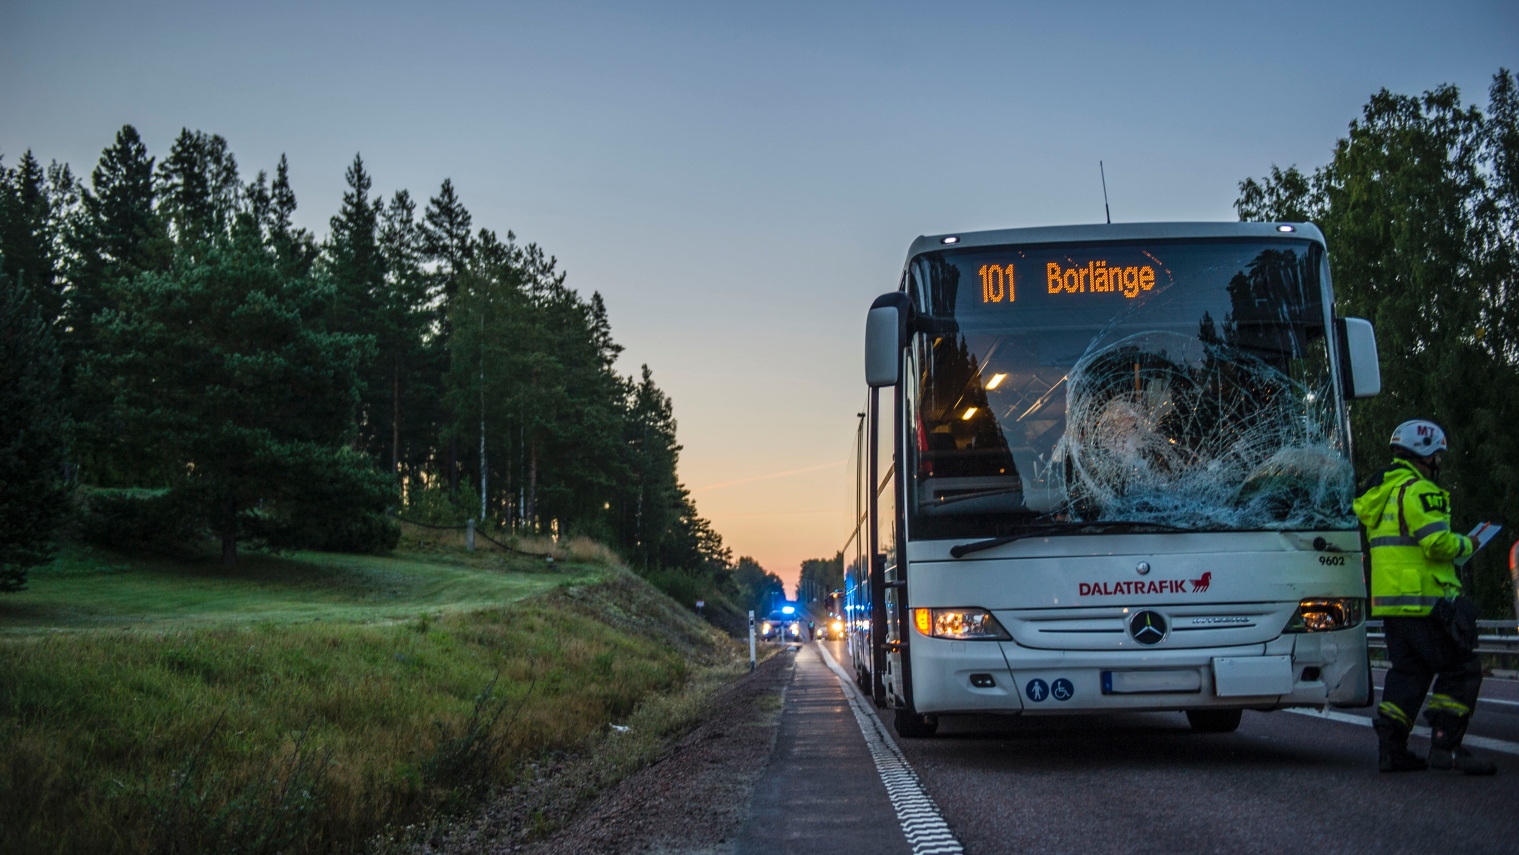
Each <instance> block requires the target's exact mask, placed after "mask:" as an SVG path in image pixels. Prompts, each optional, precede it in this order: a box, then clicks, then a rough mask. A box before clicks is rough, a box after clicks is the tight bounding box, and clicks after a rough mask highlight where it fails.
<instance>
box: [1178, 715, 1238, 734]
mask: <svg viewBox="0 0 1519 855" xmlns="http://www.w3.org/2000/svg"><path fill="white" fill-rule="evenodd" d="M1244 714H1245V711H1244V710H1187V723H1188V724H1190V725H1192V732H1193V733H1233V732H1234V731H1236V730H1238V729H1239V721H1240V718H1241V717H1243V716H1244Z"/></svg>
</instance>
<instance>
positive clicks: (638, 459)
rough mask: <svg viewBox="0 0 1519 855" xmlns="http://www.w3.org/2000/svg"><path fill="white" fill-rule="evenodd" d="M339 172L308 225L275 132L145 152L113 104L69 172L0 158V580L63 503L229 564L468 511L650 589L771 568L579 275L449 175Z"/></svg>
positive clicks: (677, 588)
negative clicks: (625, 362) (336, 184)
mask: <svg viewBox="0 0 1519 855" xmlns="http://www.w3.org/2000/svg"><path fill="white" fill-rule="evenodd" d="M346 178H347V191H346V192H345V193H344V195H343V200H342V206H341V209H340V210H339V211H338V213H337V215H336V216H334V217H332V219H331V221H330V224H329V228H328V233H327V235H326V236H325V237H319V236H317V235H314V234H312V233H311V232H309V231H307V230H305V229H302V228H299V227H297V226H296V225H295V220H294V214H295V211H296V194H295V191H294V189H293V188H292V187H291V184H290V179H289V166H288V163H287V161H286V159H285V158H284V157H283V156H281V158H280V161H279V163H278V164H275V165H274V169H273V175H272V177H271V175H270V174H269V173H268V172H266V171H264V170H260V171H258V172H257V173H256V174H255V175H253V176H252V178H251V180H249V179H248V178H247V177H246V176H245V175H244V174H243V173H242V171H241V170H240V169H239V165H238V162H237V160H236V158H235V157H234V155H233V153H232V150H231V149H230V147H229V145H228V143H227V141H226V140H225V139H223V138H222V137H220V136H216V135H208V134H205V133H202V132H197V131H190V130H185V131H183V132H182V133H180V135H179V136H178V138H177V139H175V140H174V142H173V145H172V146H171V147H170V148H169V151H168V153H167V154H166V155H165V156H164V157H163V158H162V159H161V160H160V159H157V158H155V157H154V156H152V155H150V153H149V151H148V148H147V146H146V145H145V144H144V142H143V140H142V139H141V138H140V136H139V135H138V133H137V131H136V130H135V129H134V128H133V127H132V126H130V125H128V126H125V127H123V128H121V130H120V131H119V132H118V133H117V134H116V138H115V141H114V142H113V143H112V144H111V145H110V146H109V147H107V148H106V149H105V150H104V151H103V152H102V154H101V156H100V161H99V162H98V163H97V164H96V165H95V166H94V168H93V170H92V171H91V173H90V175H89V178H88V180H84V179H81V178H79V177H76V175H75V174H74V173H73V171H72V170H71V169H70V167H69V166H67V165H62V164H58V163H50V164H49V165H47V166H43V165H42V163H41V161H40V160H39V159H38V158H37V157H36V156H35V155H34V154H33V153H32V152H31V151H26V152H24V153H22V154H21V156H20V157H19V158H18V159H16V160H15V161H14V163H13V164H10V163H7V162H5V160H3V159H0V442H3V443H4V446H3V447H0V482H3V484H4V490H0V527H3V530H0V549H3V550H4V551H3V553H0V570H3V576H0V584H3V586H4V587H5V588H6V589H9V590H15V589H18V588H19V587H21V586H22V585H23V584H24V582H25V576H26V569H27V568H28V567H32V566H36V565H37V564H39V563H41V562H43V561H45V560H47V557H48V554H49V549H50V547H49V542H50V538H51V537H52V536H53V534H54V532H55V531H57V530H58V529H59V526H60V523H64V522H68V521H70V520H72V521H73V523H74V528H76V529H77V530H78V531H79V533H80V536H82V537H84V538H86V539H89V538H95V539H97V540H100V541H103V542H106V543H109V544H111V545H114V546H122V545H131V546H136V547H145V548H162V549H174V548H181V549H182V548H184V547H185V545H186V544H197V543H199V544H207V545H210V544H214V545H215V547H214V548H215V549H219V551H220V555H221V559H222V560H223V561H224V562H227V563H232V562H235V561H236V559H237V555H238V550H239V549H240V548H247V547H250V546H251V547H254V548H318V549H334V550H345V551H384V550H388V549H390V548H392V547H393V546H394V545H395V544H396V542H397V537H398V528H397V523H396V520H397V519H398V518H401V519H410V520H415V521H417V522H421V523H428V524H435V525H454V524H461V523H463V522H464V520H465V519H468V518H474V519H476V520H478V521H480V527H481V528H480V530H481V531H482V532H485V533H487V534H489V535H491V536H494V537H497V538H509V537H512V536H525V535H553V536H567V535H585V536H588V537H591V538H594V539H597V540H599V541H601V542H604V543H607V544H609V545H611V546H613V547H614V548H615V549H616V550H618V552H619V553H620V554H622V555H623V556H624V558H625V559H626V560H627V561H628V563H629V564H630V565H631V566H633V567H634V568H635V569H638V570H639V571H640V572H643V573H645V574H647V575H649V576H651V577H652V578H655V579H656V581H658V582H661V583H662V584H663V586H664V587H666V588H667V589H669V590H672V592H679V593H682V594H692V593H695V594H698V595H699V594H701V593H703V592H707V593H708V595H709V596H710V594H711V593H712V592H713V590H714V588H723V589H726V590H727V591H729V592H730V593H733V594H735V595H737V599H738V600H739V601H740V602H742V601H743V600H744V599H747V598H749V597H750V596H754V597H758V596H760V593H759V592H758V591H757V590H750V588H753V587H754V586H755V585H759V586H760V587H764V586H765V585H768V584H770V580H774V576H773V575H770V574H764V573H763V571H761V575H760V577H759V579H758V580H757V581H756V580H751V579H748V577H749V576H753V575H754V573H753V572H752V571H751V570H750V569H748V568H746V571H745V573H744V574H741V575H742V576H743V577H744V581H746V582H748V583H749V584H743V585H741V584H739V581H738V580H737V579H736V578H735V574H734V572H733V571H734V568H735V565H734V562H733V561H732V556H731V552H730V551H729V550H728V549H727V548H726V547H725V546H724V545H723V541H722V538H721V537H720V536H719V535H718V533H717V532H716V531H714V530H713V528H712V526H711V525H710V524H709V523H708V521H707V520H705V519H703V518H702V517H701V516H700V515H699V514H698V513H697V510H696V507H695V505H694V504H693V502H692V500H691V497H690V496H689V494H688V493H687V491H686V489H685V488H684V487H683V486H682V485H681V483H680V482H679V480H678V479H677V476H676V466H677V463H678V458H679V453H680V445H679V443H678V442H677V439H676V423H675V417H674V412H673V407H672V404H671V401H670V399H669V397H668V396H667V395H666V394H665V393H664V392H663V391H662V390H661V389H660V388H659V387H658V385H656V384H655V382H654V378H653V375H652V373H651V372H650V370H649V368H648V367H647V366H644V367H643V368H642V370H641V372H640V373H639V374H638V375H637V376H632V377H628V376H623V375H621V374H619V373H618V371H617V369H616V366H615V363H616V360H617V357H618V353H619V352H620V350H621V348H620V347H619V345H618V344H617V343H616V342H615V340H614V339H613V337H612V329H611V322H610V319H609V318H608V316H607V310H606V306H605V304H604V303H603V302H602V299H601V296H600V295H599V294H594V293H593V294H591V295H590V297H589V298H586V297H584V296H582V295H581V294H579V293H577V292H576V291H575V290H574V289H573V288H571V287H570V286H569V285H568V284H567V281H566V276H565V273H564V271H562V270H561V269H559V267H558V263H557V262H556V260H555V258H554V257H553V256H551V255H549V254H547V253H546V252H545V251H544V250H543V249H542V248H540V247H539V246H538V245H537V244H534V243H527V244H523V243H520V242H519V241H518V239H517V237H516V236H515V235H514V234H513V233H512V232H510V231H508V232H506V233H505V236H504V237H503V236H502V235H501V234H500V233H498V232H496V231H492V230H490V229H488V228H483V227H481V228H477V227H476V225H475V224H474V222H473V218H472V217H471V215H470V212H469V211H468V210H467V209H466V208H465V206H464V204H463V203H462V202H461V201H460V198H459V196H458V194H457V192H456V191H455V188H454V185H453V183H452V182H451V181H450V180H447V179H445V180H444V181H443V182H442V185H441V186H440V187H439V189H438V191H437V193H436V194H435V195H434V196H432V197H431V198H429V199H428V200H427V202H426V204H425V205H419V203H418V201H417V200H415V199H414V198H413V197H412V196H411V194H410V193H409V192H407V191H406V190H398V191H396V192H394V193H393V194H392V195H391V196H390V197H389V198H388V199H387V198H384V197H383V196H381V195H379V194H377V193H375V191H374V179H373V177H372V176H371V175H370V174H369V172H368V170H367V169H366V167H365V165H364V161H363V159H362V158H361V157H358V156H355V157H354V159H353V162H352V164H351V165H350V166H349V167H348V169H347V173H346ZM419 209H420V210H419ZM749 563H750V564H752V561H751V562H749ZM767 576H768V580H767V579H765V578H764V577H767ZM740 588H742V590H740Z"/></svg>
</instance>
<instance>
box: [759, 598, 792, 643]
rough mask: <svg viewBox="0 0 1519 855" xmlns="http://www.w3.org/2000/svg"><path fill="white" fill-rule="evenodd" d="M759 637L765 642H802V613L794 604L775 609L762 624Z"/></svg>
mask: <svg viewBox="0 0 1519 855" xmlns="http://www.w3.org/2000/svg"><path fill="white" fill-rule="evenodd" d="M759 629H760V633H759V637H760V638H761V639H763V640H765V641H800V640H801V639H802V612H801V609H799V608H797V607H796V605H794V604H785V605H781V606H778V607H776V608H775V609H773V610H772V611H771V612H770V614H769V615H768V616H767V617H766V618H765V620H764V621H763V622H762V623H761V624H760V627H759Z"/></svg>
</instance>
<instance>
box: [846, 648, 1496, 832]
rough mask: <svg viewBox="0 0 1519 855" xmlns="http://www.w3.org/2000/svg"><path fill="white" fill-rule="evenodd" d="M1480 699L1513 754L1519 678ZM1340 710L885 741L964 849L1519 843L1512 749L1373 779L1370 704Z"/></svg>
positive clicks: (961, 730)
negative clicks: (1461, 766)
mask: <svg viewBox="0 0 1519 855" xmlns="http://www.w3.org/2000/svg"><path fill="white" fill-rule="evenodd" d="M825 644H826V646H827V648H828V650H829V652H830V653H831V654H832V655H833V658H834V659H835V660H837V661H843V657H844V651H843V645H842V644H841V643H837V642H825ZM1379 682H1380V677H1379ZM1483 698H1484V701H1483V702H1479V704H1478V707H1477V713H1476V717H1475V718H1474V720H1473V727H1472V733H1473V734H1474V735H1477V736H1479V737H1482V738H1483V739H1490V740H1496V741H1497V742H1496V743H1494V744H1500V743H1501V744H1506V745H1509V746H1512V750H1514V751H1519V683H1515V682H1513V681H1506V680H1489V681H1488V682H1487V683H1485V684H1484V686H1483ZM1489 701H1490V702H1489ZM1344 712H1347V713H1352V714H1353V715H1354V719H1352V720H1335V719H1324V718H1320V717H1316V716H1311V715H1302V714H1295V713H1291V712H1274V713H1256V712H1246V713H1245V717H1244V722H1243V723H1242V724H1241V726H1240V728H1239V730H1238V731H1236V732H1235V733H1229V734H1210V735H1199V734H1194V733H1192V732H1191V731H1190V729H1189V728H1188V726H1187V722H1186V718H1185V717H1184V716H1183V715H1182V714H1181V713H1144V714H1129V715H1104V716H1072V717H1067V718H1034V717H1029V718H1008V717H997V716H982V717H973V718H972V717H951V718H946V719H944V720H943V721H942V722H941V725H940V729H939V734H938V736H936V737H934V738H931V739H917V740H906V739H898V740H897V744H898V745H899V746H900V748H901V750H902V753H903V754H904V755H905V757H906V759H907V760H908V762H909V763H910V764H911V766H912V767H913V769H914V770H915V771H916V773H917V776H918V778H919V780H920V781H921V782H922V784H923V786H924V788H925V789H926V791H927V792H928V794H929V795H930V796H931V797H932V798H933V800H934V801H935V802H936V803H937V805H938V807H939V810H940V811H941V812H942V814H943V816H944V819H945V820H947V821H948V823H949V825H950V828H951V829H952V830H953V832H954V833H955V835H956V836H957V837H958V838H959V840H960V842H961V843H962V844H963V845H964V847H965V851H967V852H971V853H995V852H1017V853H1031V852H1153V853H1163V852H1164V853H1169V852H1292V851H1310V850H1311V851H1322V852H1376V853H1392V852H1419V853H1436V855H1445V854H1446V853H1450V855H1469V853H1481V852H1495V853H1496V852H1509V853H1512V852H1519V792H1515V783H1516V782H1519V756H1516V755H1515V754H1510V753H1498V752H1493V751H1489V752H1485V753H1487V756H1490V757H1492V758H1493V759H1494V760H1495V761H1496V762H1497V763H1498V767H1499V772H1498V776H1497V777H1495V778H1468V777H1465V776H1462V775H1460V774H1456V773H1449V772H1421V773H1408V774H1399V775H1383V774H1379V773H1378V772H1377V768H1376V738H1375V735H1374V734H1373V733H1372V730H1371V728H1370V727H1369V726H1366V723H1369V716H1370V711H1369V710H1367V711H1344ZM1361 719H1364V722H1366V723H1362V721H1360V720H1361ZM1426 746H1427V741H1426V740H1423V739H1420V738H1417V737H1416V738H1415V739H1414V740H1413V747H1414V749H1415V750H1416V751H1419V752H1421V753H1422V752H1423V751H1424V749H1425V747H1426ZM839 774H841V775H843V774H850V775H854V774H859V775H873V774H875V772H874V770H873V769H872V768H870V767H869V766H868V765H861V767H860V768H858V769H850V770H849V771H848V772H845V770H842V769H840V770H839ZM836 842H837V843H838V844H839V845H838V846H834V845H832V844H830V846H829V847H828V848H827V851H829V852H833V853H838V852H850V851H856V850H855V849H854V848H853V847H851V846H850V844H848V843H847V841H846V839H844V838H839V839H837V840H836ZM857 851H861V852H863V851H866V850H865V849H859V850H857Z"/></svg>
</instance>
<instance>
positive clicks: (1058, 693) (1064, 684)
mask: <svg viewBox="0 0 1519 855" xmlns="http://www.w3.org/2000/svg"><path fill="white" fill-rule="evenodd" d="M1074 694H1076V687H1075V686H1073V685H1071V681H1070V680H1067V679H1066V678H1064V677H1061V678H1060V679H1058V680H1056V681H1055V682H1054V683H1053V684H1052V685H1051V686H1050V697H1053V698H1054V699H1055V700H1057V701H1068V700H1070V699H1071V696H1072V695H1074Z"/></svg>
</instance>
